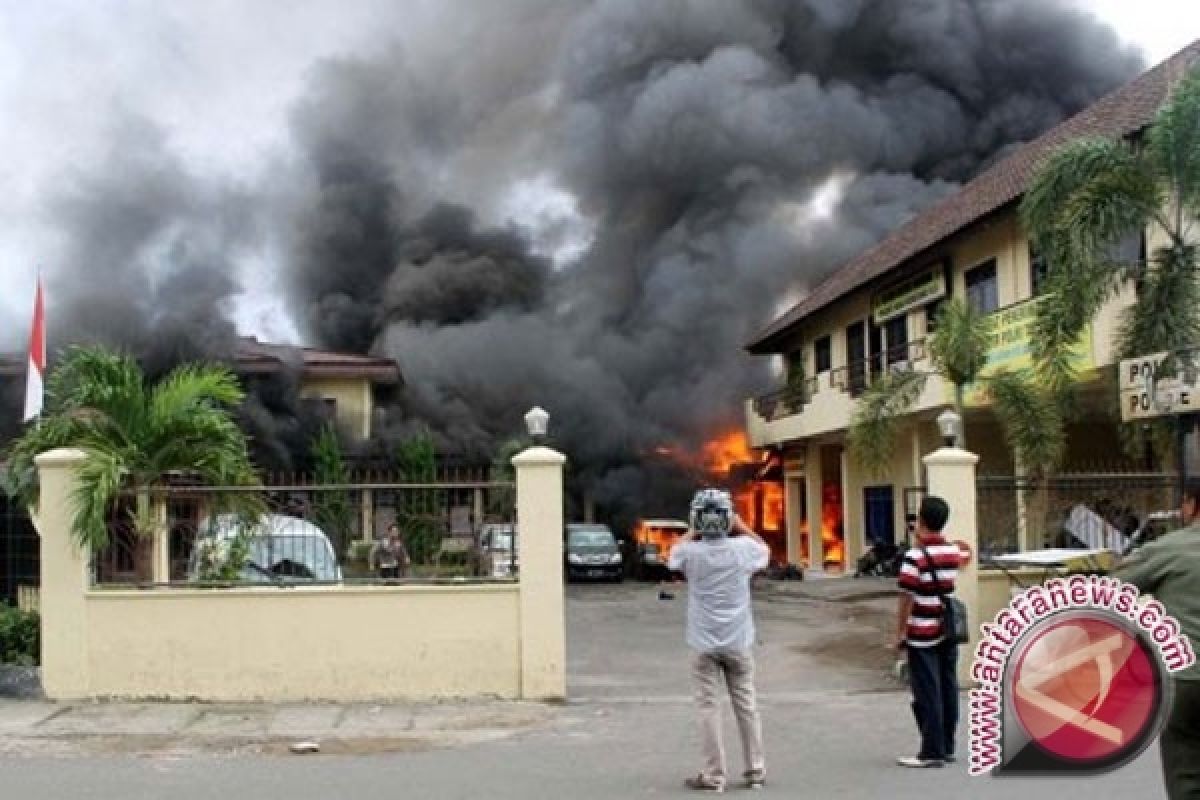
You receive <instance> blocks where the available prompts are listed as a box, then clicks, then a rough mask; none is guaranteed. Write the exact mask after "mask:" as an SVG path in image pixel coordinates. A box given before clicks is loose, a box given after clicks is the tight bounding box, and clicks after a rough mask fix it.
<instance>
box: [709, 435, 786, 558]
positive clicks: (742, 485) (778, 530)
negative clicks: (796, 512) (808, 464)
mask: <svg viewBox="0 0 1200 800" xmlns="http://www.w3.org/2000/svg"><path fill="white" fill-rule="evenodd" d="M703 459H704V469H705V471H706V472H707V473H708V474H709V475H711V476H712V478H713V480H714V482H716V483H718V484H720V485H722V486H727V487H728V488H729V489H730V491H731V492H732V493H733V499H734V505H735V506H736V508H737V512H738V515H739V516H741V518H742V519H743V520H745V522H746V524H747V525H749V526H750V527H752V528H754V530H755V531H757V532H758V534H759V535H760V536H762V537H763V539H764V540H766V542H767V544H768V545H769V546H770V548H771V563H773V564H787V515H786V512H785V499H784V488H783V486H784V484H783V462H782V459H781V458H780V456H779V455H778V454H777V453H772V452H771V451H763V452H761V453H756V452H755V451H754V450H752V449H751V448H750V444H749V442H747V440H746V435H745V434H744V433H742V432H740V431H735V432H732V433H727V434H725V435H723V436H720V437H718V438H716V439H714V440H712V441H710V442H708V443H707V444H705V445H704V453H703Z"/></svg>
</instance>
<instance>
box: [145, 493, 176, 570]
mask: <svg viewBox="0 0 1200 800" xmlns="http://www.w3.org/2000/svg"><path fill="white" fill-rule="evenodd" d="M150 513H151V514H152V515H153V520H154V531H153V534H152V535H153V553H154V555H153V566H152V568H151V575H150V580H151V581H152V582H154V583H158V584H162V583H168V582H169V581H170V580H171V526H170V521H169V519H168V515H167V498H166V497H165V496H162V495H158V496H153V497H151V499H150Z"/></svg>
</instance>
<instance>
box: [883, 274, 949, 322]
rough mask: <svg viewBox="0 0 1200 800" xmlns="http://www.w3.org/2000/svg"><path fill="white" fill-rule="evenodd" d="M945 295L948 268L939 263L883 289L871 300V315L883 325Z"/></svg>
mask: <svg viewBox="0 0 1200 800" xmlns="http://www.w3.org/2000/svg"><path fill="white" fill-rule="evenodd" d="M945 296H946V270H945V268H944V267H943V266H942V265H941V264H938V265H937V266H935V267H930V268H929V269H927V270H923V271H922V272H919V273H917V274H916V275H914V276H913V277H911V278H909V279H908V280H905V281H902V282H900V283H896V284H892V285H891V286H888V287H886V288H884V289H881V290H880V291H879V294H877V295H875V298H874V299H873V300H872V302H871V316H872V317H874V318H875V324H876V325H881V324H883V323H884V322H887V321H888V320H890V319H895V318H896V317H898V316H900V315H901V314H907V313H908V312H909V311H912V310H913V309H914V308H920V307H922V306H926V305H929V304H930V303H932V302H933V301H934V300H940V299H941V298H943V297H945Z"/></svg>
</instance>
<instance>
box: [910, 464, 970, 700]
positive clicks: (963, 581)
mask: <svg viewBox="0 0 1200 800" xmlns="http://www.w3.org/2000/svg"><path fill="white" fill-rule="evenodd" d="M924 461H925V469H926V471H927V474H928V478H929V494H931V495H936V496H937V497H940V498H942V499H943V500H945V501H946V503H947V504H948V505H949V506H950V519H949V520H948V521H947V523H946V533H947V536H948V537H949V538H950V539H952V540H958V541H962V542H966V544H967V546H968V547H970V548H971V553H972V558H971V561H970V563H968V564H966V565H965V566H963V567H962V569H960V570H959V573H958V582H957V584H956V585H955V594H957V595H958V598H959V599H960V600H962V602H963V603H964V604H965V605H966V607H967V614H968V619H969V620H970V623H971V641H970V643H968V644H967V645H965V646H963V647H962V648H960V650H959V658H958V677H959V681H961V682H962V683H963V684H964V685H965V684H966V683H967V682H968V681H969V679H970V674H971V659H972V657H973V654H974V652H975V645H976V644H978V642H979V625H980V623H982V622H983V620H981V619H980V618H979V614H980V605H979V562H978V553H979V520H978V516H977V514H976V510H975V493H976V488H975V467H976V465H977V464H978V463H979V456H977V455H975V454H974V453H969V452H967V451H966V450H963V449H961V448H958V447H943V448H941V449H939V450H935V451H933V452H932V453H930V454H929V455H927V456H925V458H924Z"/></svg>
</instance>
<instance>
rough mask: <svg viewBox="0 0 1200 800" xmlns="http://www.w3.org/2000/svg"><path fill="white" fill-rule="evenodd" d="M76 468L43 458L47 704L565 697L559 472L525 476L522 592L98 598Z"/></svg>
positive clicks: (368, 590)
mask: <svg viewBox="0 0 1200 800" xmlns="http://www.w3.org/2000/svg"><path fill="white" fill-rule="evenodd" d="M82 458H83V454H82V453H80V452H78V451H73V450H56V451H53V452H50V453H45V454H43V455H41V456H39V457H38V459H37V463H38V469H39V472H40V478H41V502H40V504H39V511H38V512H37V513H36V514H35V515H34V523H35V525H36V526H37V529H38V531H39V533H40V534H41V536H42V588H41V598H40V600H41V610H42V641H43V643H42V662H43V663H42V680H43V685H44V689H45V692H46V694H47V696H48V697H50V698H52V699H62V700H65V699H80V698H100V697H117V698H180V699H182V698H187V699H200V700H209V701H235V702H236V701H302V700H328V701H339V702H356V701H367V700H413V699H435V698H451V697H477V696H494V697H501V698H522V699H530V700H551V699H559V698H562V697H564V696H565V694H566V675H565V670H566V654H565V644H564V642H565V630H564V613H563V603H564V597H563V583H562V466H563V462H564V460H565V459H564V458H563V457H562V456H561V455H560V454H558V453H554V452H553V451H550V450H545V449H544V448H535V449H533V450H530V451H526V452H525V453H522V454H521V455H519V456H518V457H517V458H516V459H514V463H515V464H516V466H517V491H518V525H519V526H520V537H519V548H520V553H519V557H520V563H521V570H522V578H521V580H520V582H519V583H516V584H501V585H470V584H464V585H462V586H400V587H384V586H363V587H341V586H336V587H307V588H304V587H299V588H292V589H279V588H242V589H213V590H209V589H155V590H144V591H143V590H132V589H131V590H107V589H92V588H91V586H90V581H89V576H88V566H87V565H88V555H87V554H86V553H84V552H82V551H81V550H80V549H79V548H78V547H77V546H76V545H75V544H74V539H73V537H72V536H71V510H72V505H71V500H70V496H71V491H72V489H73V487H74V483H75V470H76V469H77V467H78V465H79V463H80V461H81V460H82Z"/></svg>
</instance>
